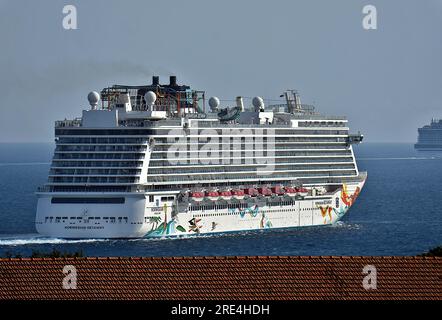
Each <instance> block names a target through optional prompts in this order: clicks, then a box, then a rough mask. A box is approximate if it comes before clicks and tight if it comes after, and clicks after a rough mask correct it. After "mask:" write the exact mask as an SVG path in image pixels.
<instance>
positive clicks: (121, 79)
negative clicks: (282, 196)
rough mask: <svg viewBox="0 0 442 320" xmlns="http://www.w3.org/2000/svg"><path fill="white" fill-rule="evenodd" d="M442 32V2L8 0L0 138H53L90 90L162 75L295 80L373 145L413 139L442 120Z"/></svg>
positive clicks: (0, 43) (276, 87) (237, 88)
mask: <svg viewBox="0 0 442 320" xmlns="http://www.w3.org/2000/svg"><path fill="white" fill-rule="evenodd" d="M67 4H72V5H75V6H76V8H77V15H78V29H77V30H64V29H63V27H62V19H63V16H64V15H63V13H62V9H63V6H64V5H67ZM367 4H372V5H375V6H376V8H377V13H378V19H377V20H378V21H377V22H378V29H377V30H364V29H363V28H362V23H361V22H362V19H363V16H364V15H363V13H362V8H363V6H364V5H367ZM441 30H442V0H426V1H422V0H413V1H411V0H407V1H404V0H388V1H374V0H367V1H359V0H346V1H345V0H337V1H330V0H324V1H318V0H317V1H312V0H305V1H304V0H303V1H294V0H291V1H277V0H272V1H256V0H255V1H239V0H235V1H230V0H222V1H221V0H218V1H209V0H201V1H192V0H186V1H182V0H181V1H146V0H143V1H141V0H140V1H135V0H132V1H130V0H125V1H109V0H88V1H86V0H82V1H78V0H77V1H73V0H72V1H71V0H66V1H60V0H58V1H57V0H52V1H50V0H41V1H34V0H32V1H24V0H13V1H12V0H11V1H8V0H0V99H1V100H0V142H46V141H53V122H54V121H55V120H57V119H64V118H72V117H76V116H80V115H81V110H82V109H83V108H85V107H87V105H88V104H87V100H86V96H87V93H88V92H89V91H91V90H96V91H99V90H101V88H102V87H105V86H108V85H112V84H116V83H118V84H125V83H126V84H144V83H150V81H151V75H152V73H155V74H158V75H160V76H161V80H163V81H164V82H167V81H168V78H167V77H168V76H169V75H170V74H174V75H176V76H177V77H178V82H179V83H186V84H189V85H191V86H192V87H193V88H195V89H201V90H205V91H206V93H207V96H211V95H216V96H218V97H220V98H222V99H234V97H235V96H237V95H243V96H255V95H260V96H263V97H265V98H278V97H279V95H280V94H281V93H282V91H283V90H285V89H289V88H293V89H297V90H299V91H300V94H301V99H302V101H303V102H304V103H314V104H315V105H316V107H317V109H319V111H321V112H322V113H324V114H330V115H346V116H347V117H348V119H349V120H350V127H351V130H352V131H353V132H357V131H358V130H360V131H361V132H362V133H363V134H364V135H365V138H366V141H370V142H384V141H385V142H390V141H400V142H414V141H415V140H416V136H417V127H418V126H422V125H424V124H426V123H428V122H429V121H430V120H431V118H432V117H442V90H441V89H442V60H441V59H442V37H441Z"/></svg>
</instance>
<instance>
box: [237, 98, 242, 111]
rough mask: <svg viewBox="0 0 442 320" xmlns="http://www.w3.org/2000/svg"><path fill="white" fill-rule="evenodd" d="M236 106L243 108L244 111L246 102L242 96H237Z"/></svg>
mask: <svg viewBox="0 0 442 320" xmlns="http://www.w3.org/2000/svg"><path fill="white" fill-rule="evenodd" d="M236 106H237V107H238V108H239V109H240V110H241V111H244V102H243V100H242V97H236Z"/></svg>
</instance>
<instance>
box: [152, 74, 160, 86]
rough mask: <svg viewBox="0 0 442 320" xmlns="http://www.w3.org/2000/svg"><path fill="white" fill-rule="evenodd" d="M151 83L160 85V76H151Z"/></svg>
mask: <svg viewBox="0 0 442 320" xmlns="http://www.w3.org/2000/svg"><path fill="white" fill-rule="evenodd" d="M152 85H153V86H158V85H160V77H159V76H153V77H152Z"/></svg>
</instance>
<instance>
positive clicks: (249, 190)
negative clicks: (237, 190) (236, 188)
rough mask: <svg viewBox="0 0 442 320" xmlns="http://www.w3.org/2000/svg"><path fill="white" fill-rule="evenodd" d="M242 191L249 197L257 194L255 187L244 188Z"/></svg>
mask: <svg viewBox="0 0 442 320" xmlns="http://www.w3.org/2000/svg"><path fill="white" fill-rule="evenodd" d="M244 193H245V194H246V195H248V196H250V197H256V196H257V195H259V192H258V190H256V189H255V188H247V189H244Z"/></svg>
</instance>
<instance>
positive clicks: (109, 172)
mask: <svg viewBox="0 0 442 320" xmlns="http://www.w3.org/2000/svg"><path fill="white" fill-rule="evenodd" d="M284 96H285V98H286V99H285V102H286V103H285V104H281V105H273V106H272V105H269V106H265V105H264V101H263V99H261V98H259V97H255V98H254V99H253V100H252V106H251V108H249V109H247V108H245V107H244V102H243V98H241V97H237V99H236V106H234V107H230V108H229V107H224V108H221V107H220V106H219V99H217V98H214V97H213V98H211V99H210V100H209V105H210V110H208V111H206V100H205V93H204V92H203V91H195V90H191V89H190V87H189V86H185V85H178V84H177V82H176V78H175V77H171V79H170V83H169V84H167V85H160V84H159V79H158V78H157V77H154V78H153V82H152V84H151V85H147V86H112V87H109V88H105V89H103V90H102V92H101V97H100V95H98V94H97V93H91V94H90V95H89V97H88V98H89V102H90V104H91V109H90V110H84V111H83V115H82V117H81V118H78V119H74V120H65V121H57V122H56V124H55V136H56V148H55V151H54V156H53V160H52V164H51V168H50V172H49V178H48V182H47V183H46V184H45V185H44V186H43V187H41V188H40V189H39V191H38V192H37V195H38V204H37V214H36V229H37V231H38V232H39V233H41V234H43V235H46V236H51V237H59V238H140V237H164V236H166V237H174V236H180V235H183V236H185V235H199V234H210V233H219V232H222V233H224V232H236V231H247V230H257V229H271V228H299V227H307V226H317V225H330V224H333V223H335V222H336V221H338V220H340V219H341V218H342V217H343V216H344V215H345V213H346V212H347V211H348V210H349V208H350V207H351V206H352V204H353V203H354V201H355V200H356V198H357V197H358V195H359V193H360V191H361V190H362V188H363V186H364V183H365V179H366V176H367V174H366V173H365V172H359V170H358V168H357V164H356V161H355V157H354V154H353V149H352V144H354V143H359V142H361V141H362V135H360V134H350V133H349V128H348V126H347V120H346V119H345V118H344V117H327V116H322V115H320V114H318V113H317V112H315V110H314V107H313V106H308V105H303V104H301V102H300V99H299V95H298V94H297V93H296V92H295V91H287V92H285V94H284ZM100 98H101V106H100V107H99V108H98V101H99V99H100Z"/></svg>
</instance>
